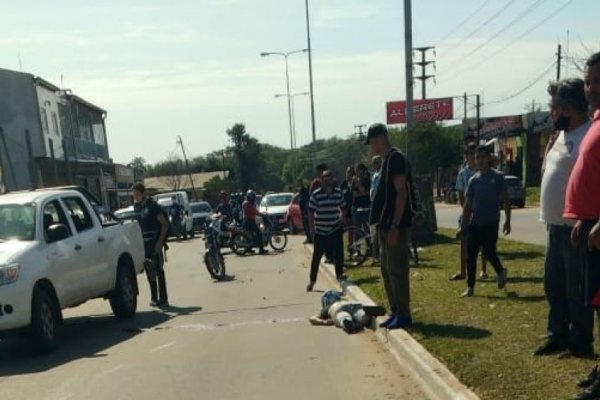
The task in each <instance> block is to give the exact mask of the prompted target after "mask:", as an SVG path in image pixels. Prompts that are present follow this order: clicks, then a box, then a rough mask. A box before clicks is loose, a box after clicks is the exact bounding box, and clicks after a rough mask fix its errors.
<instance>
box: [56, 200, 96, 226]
mask: <svg viewBox="0 0 600 400" xmlns="http://www.w3.org/2000/svg"><path fill="white" fill-rule="evenodd" d="M63 200H64V202H65V205H66V206H67V210H68V212H69V215H70V216H71V219H72V220H73V225H75V229H77V232H83V231H87V230H88V229H92V228H93V227H94V221H93V220H92V216H91V215H90V213H89V212H88V210H87V207H86V206H85V204H84V203H83V200H81V199H80V198H79V197H67V198H65V199H63Z"/></svg>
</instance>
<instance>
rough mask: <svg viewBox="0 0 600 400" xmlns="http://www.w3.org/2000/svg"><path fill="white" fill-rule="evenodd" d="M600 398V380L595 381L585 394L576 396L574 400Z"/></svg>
mask: <svg viewBox="0 0 600 400" xmlns="http://www.w3.org/2000/svg"><path fill="white" fill-rule="evenodd" d="M598 398H600V380H599V379H596V380H594V381H593V382H592V383H591V384H590V385H589V386H588V387H587V388H585V389H584V390H583V392H581V393H579V394H577V395H575V397H573V400H597V399H598Z"/></svg>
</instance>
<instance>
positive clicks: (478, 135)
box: [475, 95, 481, 146]
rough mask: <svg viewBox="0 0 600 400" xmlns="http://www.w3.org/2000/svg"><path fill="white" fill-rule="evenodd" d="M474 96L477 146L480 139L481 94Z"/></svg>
mask: <svg viewBox="0 0 600 400" xmlns="http://www.w3.org/2000/svg"><path fill="white" fill-rule="evenodd" d="M475 97H476V99H477V103H476V105H475V106H476V107H477V145H478V146H479V143H480V141H481V96H480V95H476V96H475Z"/></svg>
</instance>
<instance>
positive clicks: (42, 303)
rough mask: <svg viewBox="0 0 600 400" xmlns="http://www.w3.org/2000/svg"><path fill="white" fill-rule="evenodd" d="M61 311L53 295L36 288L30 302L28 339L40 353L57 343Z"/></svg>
mask: <svg viewBox="0 0 600 400" xmlns="http://www.w3.org/2000/svg"><path fill="white" fill-rule="evenodd" d="M60 321H61V312H60V309H59V307H58V305H57V304H56V302H55V301H54V299H53V297H52V296H51V295H50V294H49V293H48V291H47V290H44V289H36V290H35V291H34V293H33V300H32V302H31V325H30V326H29V332H28V333H29V334H28V336H29V341H30V342H31V344H32V346H33V347H34V348H35V349H36V350H37V351H38V352H40V353H48V352H50V351H52V350H54V349H55V348H56V347H57V345H58V338H59V328H60Z"/></svg>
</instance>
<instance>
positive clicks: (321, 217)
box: [308, 187, 346, 236]
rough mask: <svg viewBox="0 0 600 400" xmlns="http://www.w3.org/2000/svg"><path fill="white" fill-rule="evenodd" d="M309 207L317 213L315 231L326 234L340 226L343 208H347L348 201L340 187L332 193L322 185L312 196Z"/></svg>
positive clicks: (318, 233)
mask: <svg viewBox="0 0 600 400" xmlns="http://www.w3.org/2000/svg"><path fill="white" fill-rule="evenodd" d="M308 208H309V209H310V211H312V212H314V213H315V233H316V234H317V235H324V236H325V235H329V234H331V233H333V232H334V231H335V229H336V228H338V227H339V226H340V224H341V220H342V213H341V209H343V208H346V202H345V201H344V196H343V195H342V191H341V190H340V189H338V188H334V189H333V191H332V192H331V194H327V191H326V190H325V188H323V187H321V188H319V189H317V190H315V191H314V192H313V194H312V195H311V196H310V202H309V205H308Z"/></svg>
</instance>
